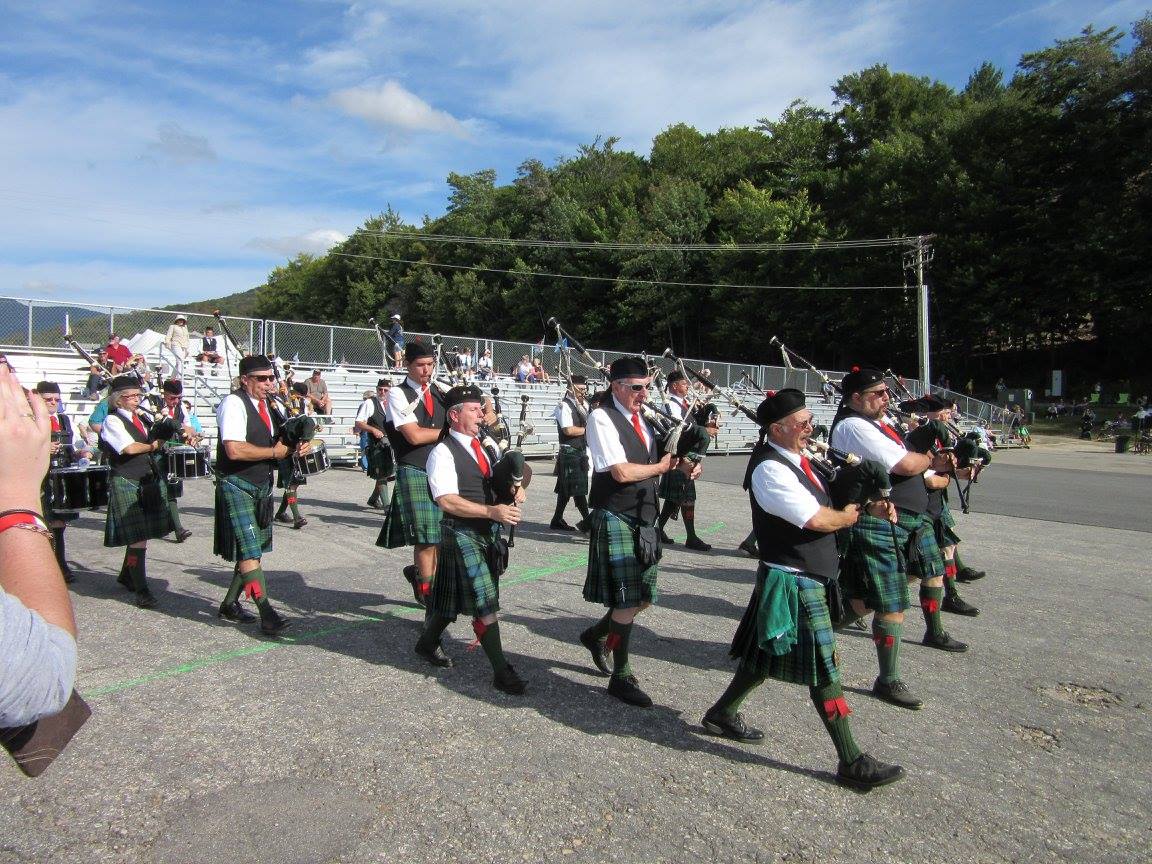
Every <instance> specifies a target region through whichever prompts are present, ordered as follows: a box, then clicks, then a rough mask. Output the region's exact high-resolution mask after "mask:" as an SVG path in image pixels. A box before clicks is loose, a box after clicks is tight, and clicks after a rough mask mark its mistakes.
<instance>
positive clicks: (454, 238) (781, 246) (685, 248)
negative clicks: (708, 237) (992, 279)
mask: <svg viewBox="0 0 1152 864" xmlns="http://www.w3.org/2000/svg"><path fill="white" fill-rule="evenodd" d="M356 233H357V234H366V235H368V236H372V237H385V238H391V239H393V240H411V241H419V242H427V243H458V244H461V245H478V246H485V245H487V246H520V247H526V248H535V249H602V250H605V251H629V252H833V251H838V250H845V249H884V248H893V247H914V246H915V245H916V243H917V240H918V239H919V238H917V237H886V238H877V239H872V240H814V241H810V242H806V243H592V242H585V241H580V240H530V239H518V238H513V237H472V236H468V235H453V234H423V233H420V232H416V231H371V230H369V229H367V228H358V229H357V230H356Z"/></svg>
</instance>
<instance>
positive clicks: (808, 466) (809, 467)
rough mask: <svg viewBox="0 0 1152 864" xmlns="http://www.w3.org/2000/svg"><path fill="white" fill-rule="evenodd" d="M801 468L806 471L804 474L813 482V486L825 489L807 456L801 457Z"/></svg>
mask: <svg viewBox="0 0 1152 864" xmlns="http://www.w3.org/2000/svg"><path fill="white" fill-rule="evenodd" d="M800 467H801V468H803V469H804V473H805V474H807V475H808V479H809V480H811V481H812V485H813V486H815V487H816V488H817V489H823V488H824V484H823V483H821V482H820V481H819V480H818V479H817V477H816V475H815V473H813V471H812V463H811V462H810V461H809V460H808V457H807V456H801V457H800Z"/></svg>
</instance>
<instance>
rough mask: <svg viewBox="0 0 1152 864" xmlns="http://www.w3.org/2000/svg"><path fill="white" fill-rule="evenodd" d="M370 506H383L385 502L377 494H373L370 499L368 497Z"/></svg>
mask: <svg viewBox="0 0 1152 864" xmlns="http://www.w3.org/2000/svg"><path fill="white" fill-rule="evenodd" d="M368 506H369V507H376V508H380V507H383V506H384V502H383V501H381V500H380V499H379V498H378V497H376V496H375V495H373V496H372V497H371V498H369V499H368Z"/></svg>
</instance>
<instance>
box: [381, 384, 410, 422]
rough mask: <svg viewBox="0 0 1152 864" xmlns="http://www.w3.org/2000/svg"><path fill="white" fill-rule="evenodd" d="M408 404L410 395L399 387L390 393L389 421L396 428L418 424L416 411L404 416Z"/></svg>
mask: <svg viewBox="0 0 1152 864" xmlns="http://www.w3.org/2000/svg"><path fill="white" fill-rule="evenodd" d="M408 404H409V403H408V394H407V393H405V392H404V390H403V388H401V387H400V386H399V385H397V386H395V387H393V388H392V389H391V390H389V391H388V420H389V421H390V422H391V423H392V425H393V426H395V427H396V428H400V427H401V426H407V425H408V424H409V423H415V422H416V412H415V411H412V412H410V413H409V414H407V415H405V414H404V411H405V410H407V408H408Z"/></svg>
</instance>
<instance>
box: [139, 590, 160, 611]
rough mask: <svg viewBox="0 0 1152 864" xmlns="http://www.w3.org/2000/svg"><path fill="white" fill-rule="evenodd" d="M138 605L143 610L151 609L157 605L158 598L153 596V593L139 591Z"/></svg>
mask: <svg viewBox="0 0 1152 864" xmlns="http://www.w3.org/2000/svg"><path fill="white" fill-rule="evenodd" d="M136 605H137V606H139V607H140V608H141V609H151V608H152V607H153V606H155V605H156V598H155V597H154V596H153V595H152V592H151V591H137V592H136Z"/></svg>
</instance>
